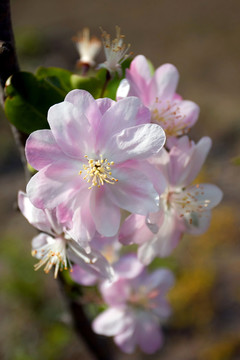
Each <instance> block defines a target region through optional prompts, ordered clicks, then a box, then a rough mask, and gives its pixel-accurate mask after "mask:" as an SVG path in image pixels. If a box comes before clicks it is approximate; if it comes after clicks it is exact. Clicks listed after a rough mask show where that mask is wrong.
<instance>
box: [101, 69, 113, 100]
mask: <svg viewBox="0 0 240 360" xmlns="http://www.w3.org/2000/svg"><path fill="white" fill-rule="evenodd" d="M110 79H111V74H110V72H109V71H108V70H107V73H106V80H105V83H104V84H103V88H102V91H101V95H100V97H101V98H103V96H104V93H105V91H106V88H107V85H108V83H109V81H110Z"/></svg>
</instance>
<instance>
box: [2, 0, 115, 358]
mask: <svg viewBox="0 0 240 360" xmlns="http://www.w3.org/2000/svg"><path fill="white" fill-rule="evenodd" d="M18 71H19V64H18V59H17V54H16V50H15V42H14V34H13V28H12V22H11V9H10V0H0V84H1V86H2V88H3V89H4V87H5V83H6V81H7V79H8V78H9V77H10V76H11V75H13V74H14V73H15V72H18ZM2 100H3V104H4V92H3V99H2ZM11 127H12V131H13V135H14V139H15V141H16V144H17V147H18V149H19V151H20V154H21V160H22V162H23V166H24V169H25V173H26V174H27V173H28V175H26V179H27V178H29V177H30V174H29V172H28V170H27V166H26V159H25V155H24V147H25V142H26V139H27V135H26V134H24V133H22V132H20V131H19V130H17V129H16V128H15V127H14V126H11ZM59 285H60V288H61V290H62V293H63V296H64V298H65V300H66V303H67V305H68V308H69V311H70V313H71V316H72V321H73V324H74V327H75V330H76V332H77V334H78V335H79V336H80V337H81V338H82V339H83V340H84V342H85V343H86V345H87V348H88V349H89V351H90V353H91V354H92V355H93V356H94V358H95V359H96V360H112V359H113V357H112V356H111V354H110V352H109V349H108V346H106V343H105V342H104V343H103V339H102V338H101V337H100V336H98V335H96V334H95V333H94V332H93V330H92V328H91V324H90V322H89V320H88V318H87V316H86V314H85V312H84V309H83V307H82V305H81V304H80V303H79V302H77V301H76V300H75V299H74V297H73V296H72V295H71V291H73V289H71V288H69V285H67V284H66V282H65V280H64V278H63V277H62V276H59Z"/></svg>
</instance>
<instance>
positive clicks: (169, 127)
mask: <svg viewBox="0 0 240 360" xmlns="http://www.w3.org/2000/svg"><path fill="white" fill-rule="evenodd" d="M152 121H153V122H154V123H157V124H160V125H161V126H162V127H163V129H164V130H165V132H166V134H167V135H168V136H179V135H183V134H185V133H186V132H187V131H188V124H187V123H186V121H185V116H184V115H182V114H181V111H180V108H179V106H178V105H177V103H176V102H170V101H169V100H168V101H161V100H159V99H158V98H156V103H155V105H154V106H153V108H152Z"/></svg>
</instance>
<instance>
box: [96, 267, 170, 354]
mask: <svg viewBox="0 0 240 360" xmlns="http://www.w3.org/2000/svg"><path fill="white" fill-rule="evenodd" d="M173 283H174V278H173V275H172V273H171V272H170V271H169V270H166V269H158V270H156V271H154V272H152V273H150V274H149V273H147V271H146V270H145V269H143V271H142V272H141V273H140V274H138V275H137V276H135V277H131V278H129V277H124V276H119V277H118V278H117V280H115V281H113V282H112V283H109V282H103V283H102V284H101V285H100V291H101V294H102V296H103V298H104V300H105V302H106V303H107V304H108V305H109V308H108V309H107V310H105V311H104V312H103V313H101V314H100V315H99V316H98V317H97V318H95V320H94V321H93V329H94V331H95V332H96V333H98V334H102V335H106V336H114V341H115V343H116V344H117V345H118V346H119V347H120V348H121V350H123V351H124V352H126V353H132V352H133V351H134V350H135V348H136V346H139V347H140V349H141V350H142V351H143V352H145V353H148V354H152V353H154V352H156V351H157V350H158V349H159V348H160V347H161V346H162V344H163V335H162V332H161V329H160V322H162V321H163V320H164V319H166V318H167V317H168V316H169V315H170V312H171V310H170V306H169V304H168V302H167V301H166V293H167V291H168V290H169V289H170V288H171V287H172V285H173Z"/></svg>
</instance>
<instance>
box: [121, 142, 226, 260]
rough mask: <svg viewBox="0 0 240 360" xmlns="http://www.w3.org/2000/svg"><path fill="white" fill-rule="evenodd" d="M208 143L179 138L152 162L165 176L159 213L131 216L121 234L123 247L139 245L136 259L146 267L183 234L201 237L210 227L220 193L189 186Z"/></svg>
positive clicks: (166, 252) (207, 186)
mask: <svg viewBox="0 0 240 360" xmlns="http://www.w3.org/2000/svg"><path fill="white" fill-rule="evenodd" d="M210 146H211V140H210V139H209V138H207V137H204V138H202V139H201V140H200V141H199V142H198V143H197V144H196V145H195V144H194V142H193V141H190V140H189V139H188V137H187V136H184V137H182V138H180V139H179V140H178V141H177V142H176V145H175V146H173V147H172V148H171V150H170V152H167V151H166V150H165V149H164V150H163V151H162V153H161V155H160V156H158V157H155V158H154V159H152V162H154V163H155V165H156V167H157V168H158V169H159V170H160V171H161V172H162V174H163V175H164V177H165V179H166V182H167V184H168V185H167V187H166V190H165V192H164V193H162V194H161V195H160V204H159V211H158V212H155V213H150V214H149V215H148V216H147V217H144V216H140V215H130V216H129V217H128V218H127V219H126V221H125V223H124V224H123V226H122V227H121V231H120V235H119V237H120V241H121V242H122V243H123V244H130V243H136V244H138V245H139V249H138V256H139V259H140V260H141V261H142V262H143V263H144V264H149V263H150V262H151V261H152V260H153V259H154V258H155V257H156V256H160V257H164V256H168V255H169V254H170V253H171V252H172V250H173V249H174V248H175V247H176V246H177V244H178V242H179V240H180V239H181V237H182V235H183V233H185V232H187V233H191V234H196V235H197V234H201V233H203V232H205V231H206V230H207V228H208V226H209V222H210V217H211V209H212V208H213V207H215V206H216V205H218V204H219V202H220V201H221V199H222V191H221V190H220V189H219V188H218V187H217V186H215V185H211V184H196V185H190V184H191V182H192V181H193V180H194V179H195V178H196V176H197V174H198V172H199V171H200V169H201V167H202V165H203V163H204V161H205V158H206V156H207V154H208V151H209V149H210Z"/></svg>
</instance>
